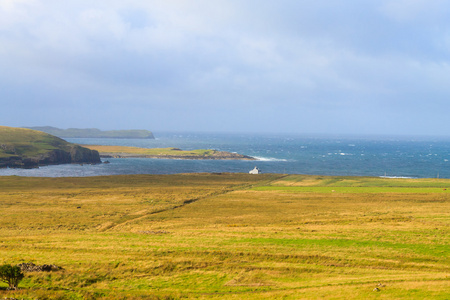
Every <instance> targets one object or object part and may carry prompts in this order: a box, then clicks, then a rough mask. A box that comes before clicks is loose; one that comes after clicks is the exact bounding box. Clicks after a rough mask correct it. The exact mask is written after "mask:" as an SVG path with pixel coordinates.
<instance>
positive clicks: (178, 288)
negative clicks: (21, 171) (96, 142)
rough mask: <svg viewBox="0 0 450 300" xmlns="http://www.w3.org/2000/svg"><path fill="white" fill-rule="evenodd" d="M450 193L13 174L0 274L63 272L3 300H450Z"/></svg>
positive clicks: (337, 182) (333, 182)
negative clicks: (21, 266)
mask: <svg viewBox="0 0 450 300" xmlns="http://www.w3.org/2000/svg"><path fill="white" fill-rule="evenodd" d="M449 182H450V181H449V180H432V179H423V180H416V179H409V180H408V179H402V180H390V179H382V178H365V177H361V178H357V177H318V176H300V175H292V176H282V175H271V174H264V175H257V176H255V175H249V174H221V175H212V174H211V175H209V174H186V175H131V176H107V177H92V178H23V177H14V176H12V177H0V213H1V215H2V218H0V228H1V229H2V230H1V231H0V264H2V263H12V264H15V263H21V262H30V261H31V262H34V263H36V264H45V263H47V264H48V263H52V264H56V265H59V266H62V267H64V270H62V271H58V272H52V273H29V274H27V275H26V278H25V280H24V281H23V282H22V283H21V284H20V285H19V286H20V287H21V290H19V291H6V290H4V288H5V287H6V285H1V284H0V298H2V297H15V298H24V299H36V298H39V299H299V298H302V299H343V298H349V299H380V298H381V299H448V298H449V292H448V291H449V290H450V277H449V274H450V263H449V261H448V257H449V256H450V247H449V245H450V231H449V228H450V195H448V194H447V193H446V192H445V191H443V188H444V187H445V186H446V184H448V183H449ZM377 184H378V186H377ZM408 184H409V185H408ZM330 188H331V189H334V190H335V192H329V189H330ZM338 189H339V190H338ZM78 207H80V208H78ZM2 287H3V290H2V289H1V288H2ZM375 288H378V289H379V291H374V289H375Z"/></svg>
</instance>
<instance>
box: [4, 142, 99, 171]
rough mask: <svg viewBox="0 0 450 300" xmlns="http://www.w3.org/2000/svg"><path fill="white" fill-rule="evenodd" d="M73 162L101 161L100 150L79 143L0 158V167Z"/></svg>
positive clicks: (24, 166)
mask: <svg viewBox="0 0 450 300" xmlns="http://www.w3.org/2000/svg"><path fill="white" fill-rule="evenodd" d="M71 163H88V164H97V163H101V160H100V155H99V153H98V151H95V150H90V149H87V148H84V147H81V146H78V145H70V146H69V147H67V149H55V150H50V151H48V152H46V153H44V154H40V155H38V156H35V157H21V156H10V157H6V158H0V168H6V167H9V168H25V169H29V168H37V167H39V166H45V165H58V164H71Z"/></svg>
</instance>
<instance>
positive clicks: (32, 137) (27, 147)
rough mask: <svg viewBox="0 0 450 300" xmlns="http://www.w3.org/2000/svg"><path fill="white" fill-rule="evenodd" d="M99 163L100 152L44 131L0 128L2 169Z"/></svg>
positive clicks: (0, 164)
mask: <svg viewBox="0 0 450 300" xmlns="http://www.w3.org/2000/svg"><path fill="white" fill-rule="evenodd" d="M100 162H101V160H100V155H99V153H98V151H95V150H90V149H87V148H85V147H81V146H79V145H75V144H72V143H69V142H67V141H65V140H63V139H61V138H58V137H56V136H53V135H50V134H48V133H44V132H41V131H36V130H32V129H26V128H13V127H6V126H0V168H6V167H10V168H35V167H38V166H40V165H53V164H67V163H100Z"/></svg>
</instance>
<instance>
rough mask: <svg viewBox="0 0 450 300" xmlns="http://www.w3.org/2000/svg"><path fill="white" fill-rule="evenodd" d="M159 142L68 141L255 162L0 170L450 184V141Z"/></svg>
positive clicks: (169, 136) (162, 138)
mask: <svg viewBox="0 0 450 300" xmlns="http://www.w3.org/2000/svg"><path fill="white" fill-rule="evenodd" d="M155 136H156V138H155V139H94V138H90V139H81V138H76V139H75V138H73V139H66V140H67V141H69V142H72V143H77V144H90V145H94V144H95V145H121V146H135V147H144V148H166V147H176V148H180V149H183V150H192V149H216V150H220V151H228V152H237V153H240V154H245V155H249V156H252V157H254V158H256V160H254V161H244V160H242V161H241V160H186V159H151V158H108V159H103V161H105V160H108V161H109V162H110V163H109V164H104V163H103V164H97V165H89V164H85V165H80V164H68V165H53V166H43V167H40V168H36V169H0V176H11V175H16V176H39V177H80V176H102V175H119V174H178V173H224V172H231V173H248V172H249V171H250V170H251V169H253V168H254V167H255V166H256V167H258V169H260V170H261V172H262V173H282V174H310V175H342V176H377V177H392V178H397V177H398V178H403V177H405V178H438V177H439V178H450V137H448V138H446V137H411V136H408V137H406V136H401V137H393V136H391V137H389V136H370V137H367V136H365V137H364V136H323V135H322V136H317V135H295V134H225V133H186V132H184V133H181V132H178V133H177V132H161V133H158V132H156V133H155Z"/></svg>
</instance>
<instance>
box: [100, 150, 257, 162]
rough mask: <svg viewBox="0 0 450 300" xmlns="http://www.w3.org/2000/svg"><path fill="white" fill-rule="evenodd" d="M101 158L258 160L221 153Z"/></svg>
mask: <svg viewBox="0 0 450 300" xmlns="http://www.w3.org/2000/svg"><path fill="white" fill-rule="evenodd" d="M100 157H101V158H157V159H194V160H203V159H205V160H207V159H209V160H256V159H255V158H254V157H251V156H247V155H242V154H238V153H229V152H221V151H219V153H218V154H213V155H209V156H207V155H189V156H188V155H164V154H161V155H145V154H132V153H101V154H100Z"/></svg>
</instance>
